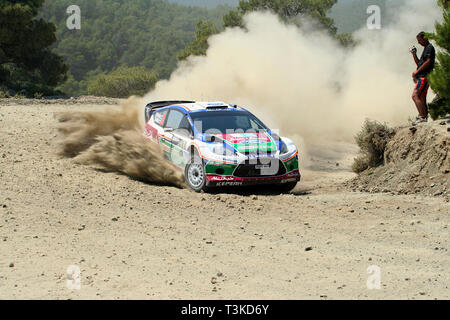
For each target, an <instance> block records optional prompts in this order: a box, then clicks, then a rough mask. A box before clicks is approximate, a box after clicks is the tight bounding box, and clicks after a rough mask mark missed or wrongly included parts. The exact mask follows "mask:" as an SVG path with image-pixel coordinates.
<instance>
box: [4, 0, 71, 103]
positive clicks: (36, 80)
mask: <svg viewBox="0 0 450 320" xmlns="http://www.w3.org/2000/svg"><path fill="white" fill-rule="evenodd" d="M43 3H44V0H2V1H1V2H0V83H1V84H2V85H3V86H4V87H7V88H11V89H14V90H17V91H18V90H25V92H26V94H27V95H28V96H32V95H34V94H35V93H37V92H40V93H44V94H48V93H52V92H53V90H52V88H54V87H56V86H57V85H58V84H61V83H63V82H64V81H65V80H66V77H67V71H68V66H67V65H66V64H64V61H63V59H62V58H61V57H60V56H58V55H56V54H54V53H52V52H51V51H50V49H49V47H50V46H51V45H52V44H53V43H54V42H56V36H55V31H56V27H55V25H54V24H53V23H49V22H46V21H45V20H44V19H37V18H36V17H37V15H38V9H39V8H40V7H41V6H42V5H43Z"/></svg>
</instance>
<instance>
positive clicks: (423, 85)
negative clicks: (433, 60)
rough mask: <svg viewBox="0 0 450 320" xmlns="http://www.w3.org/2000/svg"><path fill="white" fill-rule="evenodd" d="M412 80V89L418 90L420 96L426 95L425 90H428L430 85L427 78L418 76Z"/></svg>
mask: <svg viewBox="0 0 450 320" xmlns="http://www.w3.org/2000/svg"><path fill="white" fill-rule="evenodd" d="M414 81H415V82H416V86H415V87H414V91H418V93H419V96H420V97H421V98H422V97H426V96H427V92H428V87H429V86H430V85H429V84H428V79H427V78H425V77H420V78H417V79H414Z"/></svg>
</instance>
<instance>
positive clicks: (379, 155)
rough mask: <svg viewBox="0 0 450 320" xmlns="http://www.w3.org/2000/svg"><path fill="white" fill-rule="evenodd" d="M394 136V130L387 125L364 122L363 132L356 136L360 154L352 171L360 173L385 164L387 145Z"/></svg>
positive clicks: (376, 122) (369, 121)
mask: <svg viewBox="0 0 450 320" xmlns="http://www.w3.org/2000/svg"><path fill="white" fill-rule="evenodd" d="M393 135H394V129H392V128H389V127H388V126H387V125H385V124H382V123H379V122H378V121H371V120H366V121H364V124H363V126H362V129H361V131H360V132H359V133H358V134H357V135H356V136H355V141H356V144H357V145H358V146H359V148H360V154H359V155H358V156H357V157H356V158H355V160H354V162H353V165H352V170H353V171H354V172H356V173H360V172H362V171H364V170H366V169H368V168H374V167H377V166H379V165H381V164H383V162H384V151H385V149H386V145H387V143H388V142H389V140H390V138H392V136H393Z"/></svg>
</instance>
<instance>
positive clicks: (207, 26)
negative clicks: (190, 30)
mask: <svg viewBox="0 0 450 320" xmlns="http://www.w3.org/2000/svg"><path fill="white" fill-rule="evenodd" d="M218 32H219V29H217V27H216V25H215V24H214V23H212V22H210V21H203V20H200V21H199V22H198V23H197V30H196V31H195V40H194V41H192V42H191V43H189V44H188V45H187V46H186V48H184V49H183V50H182V51H180V53H179V54H178V60H185V59H186V58H187V57H189V56H190V55H194V56H199V55H202V54H204V53H205V52H206V50H207V49H208V38H209V37H210V36H211V35H213V34H216V33H218Z"/></svg>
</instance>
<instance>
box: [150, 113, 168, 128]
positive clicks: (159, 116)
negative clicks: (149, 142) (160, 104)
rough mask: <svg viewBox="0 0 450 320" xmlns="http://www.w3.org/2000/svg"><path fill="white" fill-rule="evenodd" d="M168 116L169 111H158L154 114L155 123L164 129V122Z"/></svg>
mask: <svg viewBox="0 0 450 320" xmlns="http://www.w3.org/2000/svg"><path fill="white" fill-rule="evenodd" d="M166 115H167V110H161V111H156V112H155V113H154V114H153V121H154V122H155V123H156V124H157V125H160V126H161V127H162V126H163V125H164V120H166Z"/></svg>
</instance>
